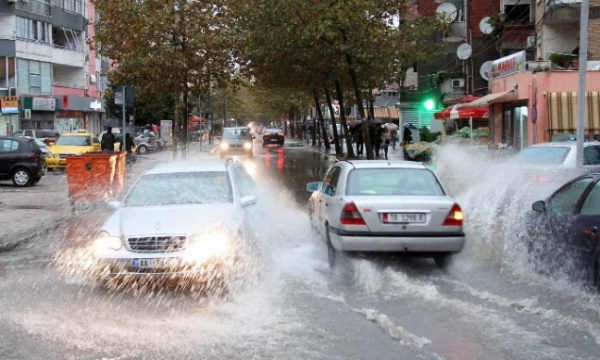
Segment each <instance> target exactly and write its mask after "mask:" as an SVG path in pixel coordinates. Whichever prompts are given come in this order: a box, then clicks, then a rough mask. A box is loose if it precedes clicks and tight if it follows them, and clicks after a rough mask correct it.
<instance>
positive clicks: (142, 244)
mask: <svg viewBox="0 0 600 360" xmlns="http://www.w3.org/2000/svg"><path fill="white" fill-rule="evenodd" d="M185 240H186V237H185V236H145V237H130V238H128V239H127V242H128V243H129V248H130V249H131V251H134V252H145V253H158V252H175V251H180V250H182V249H183V247H184V245H185Z"/></svg>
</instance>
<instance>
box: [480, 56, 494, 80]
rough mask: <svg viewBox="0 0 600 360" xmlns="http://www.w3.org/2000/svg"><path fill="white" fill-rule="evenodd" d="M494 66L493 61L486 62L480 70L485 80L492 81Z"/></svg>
mask: <svg viewBox="0 0 600 360" xmlns="http://www.w3.org/2000/svg"><path fill="white" fill-rule="evenodd" d="M492 64H493V61H486V62H484V63H483V64H481V67H480V68H479V75H481V77H482V78H483V80H489V79H490V73H491V72H492Z"/></svg>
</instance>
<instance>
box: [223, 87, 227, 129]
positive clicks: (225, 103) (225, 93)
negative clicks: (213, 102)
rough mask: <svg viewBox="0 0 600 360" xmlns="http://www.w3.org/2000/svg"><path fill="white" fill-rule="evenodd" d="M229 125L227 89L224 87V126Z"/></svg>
mask: <svg viewBox="0 0 600 360" xmlns="http://www.w3.org/2000/svg"><path fill="white" fill-rule="evenodd" d="M225 126H227V91H226V89H225V88H223V127H225Z"/></svg>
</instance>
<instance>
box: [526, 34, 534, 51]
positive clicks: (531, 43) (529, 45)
mask: <svg viewBox="0 0 600 360" xmlns="http://www.w3.org/2000/svg"><path fill="white" fill-rule="evenodd" d="M533 47H535V36H528V37H527V48H528V49H531V48H533Z"/></svg>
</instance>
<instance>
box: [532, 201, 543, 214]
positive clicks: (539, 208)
mask: <svg viewBox="0 0 600 360" xmlns="http://www.w3.org/2000/svg"><path fill="white" fill-rule="evenodd" d="M531 208H532V209H533V211H537V212H541V213H543V212H546V203H545V202H544V200H538V201H536V202H534V203H533V205H531Z"/></svg>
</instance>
